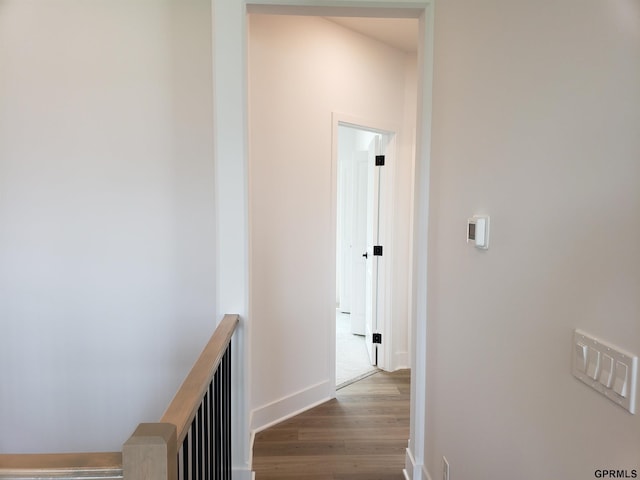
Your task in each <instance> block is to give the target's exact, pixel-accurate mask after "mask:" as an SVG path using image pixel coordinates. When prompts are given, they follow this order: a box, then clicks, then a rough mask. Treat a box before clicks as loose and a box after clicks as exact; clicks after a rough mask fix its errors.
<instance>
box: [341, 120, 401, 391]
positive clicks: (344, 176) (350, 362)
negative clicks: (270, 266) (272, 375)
mask: <svg viewBox="0 0 640 480" xmlns="http://www.w3.org/2000/svg"><path fill="white" fill-rule="evenodd" d="M337 136H338V139H337V152H336V153H337V162H336V164H337V178H336V181H337V200H336V330H335V331H336V388H341V387H342V386H346V385H348V384H349V383H352V382H354V381H356V380H358V379H361V378H363V377H365V376H367V375H369V374H371V373H373V372H375V371H377V365H378V354H379V352H378V346H379V344H378V343H376V341H375V338H374V334H378V335H379V334H380V331H381V329H382V328H381V327H382V324H383V323H384V313H385V312H384V311H383V310H381V309H379V307H381V306H382V302H379V301H378V299H379V291H380V290H382V289H384V285H385V283H386V282H387V281H388V279H386V278H384V277H382V276H381V275H379V272H380V271H381V269H380V263H381V262H383V261H384V257H383V256H382V255H380V253H381V252H378V251H377V249H378V248H379V246H380V244H381V243H382V242H381V239H382V233H383V232H381V230H382V229H383V228H384V225H381V222H380V212H381V207H384V205H381V201H382V198H383V196H382V195H381V193H383V191H384V189H385V188H389V185H387V182H386V179H385V175H384V170H385V165H384V164H385V162H384V158H385V153H386V151H387V146H388V145H389V143H390V139H391V138H393V136H394V134H393V133H391V132H383V131H378V130H376V129H374V128H372V127H366V126H363V125H354V124H349V123H345V122H338V126H337ZM374 247H375V248H374ZM382 272H384V270H382Z"/></svg>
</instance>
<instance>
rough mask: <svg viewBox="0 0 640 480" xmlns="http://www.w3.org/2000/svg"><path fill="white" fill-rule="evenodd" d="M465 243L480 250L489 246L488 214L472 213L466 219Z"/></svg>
mask: <svg viewBox="0 0 640 480" xmlns="http://www.w3.org/2000/svg"><path fill="white" fill-rule="evenodd" d="M467 243H473V245H474V246H475V247H476V248H480V249H482V250H487V249H488V248H489V216H487V215H474V216H473V217H471V218H469V219H468V220H467Z"/></svg>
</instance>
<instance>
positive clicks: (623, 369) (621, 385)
mask: <svg viewBox="0 0 640 480" xmlns="http://www.w3.org/2000/svg"><path fill="white" fill-rule="evenodd" d="M628 370H629V369H628V368H627V366H626V365H625V364H624V363H622V362H616V377H615V379H614V380H613V391H614V392H616V393H617V394H618V395H620V396H621V397H626V396H627V383H628V380H629V379H628V378H627V374H628Z"/></svg>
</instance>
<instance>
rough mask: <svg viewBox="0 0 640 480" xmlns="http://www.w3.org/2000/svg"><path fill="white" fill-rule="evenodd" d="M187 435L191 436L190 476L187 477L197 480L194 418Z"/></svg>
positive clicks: (196, 439) (196, 442)
mask: <svg viewBox="0 0 640 480" xmlns="http://www.w3.org/2000/svg"><path fill="white" fill-rule="evenodd" d="M189 433H190V435H191V468H190V472H191V475H190V476H189V480H198V475H197V472H196V465H197V464H198V435H197V426H196V419H195V417H194V419H193V421H192V422H191V429H190V431H189Z"/></svg>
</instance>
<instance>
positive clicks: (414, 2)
mask: <svg viewBox="0 0 640 480" xmlns="http://www.w3.org/2000/svg"><path fill="white" fill-rule="evenodd" d="M434 2H435V0H404V1H402V2H398V1H394V0H378V1H376V2H372V1H371V0H335V1H333V2H331V4H330V5H329V6H327V3H326V1H325V0H244V1H238V0H212V9H211V10H212V15H211V24H212V54H213V72H212V80H213V82H212V85H213V116H214V122H213V125H214V127H213V128H214V138H215V142H214V165H215V170H216V185H215V192H214V195H215V200H214V201H215V207H216V231H217V232H218V233H217V238H216V245H215V247H214V248H215V249H216V276H217V281H216V306H215V308H216V316H217V317H218V318H221V314H224V313H228V312H235V313H238V314H240V316H241V323H240V326H239V328H238V331H237V334H236V335H235V336H234V349H233V352H234V353H233V357H234V358H233V365H234V372H235V373H234V375H233V380H232V381H233V389H232V390H233V397H234V398H233V401H234V405H237V408H236V409H235V410H234V412H233V414H232V415H233V424H234V425H235V426H236V429H235V432H236V433H237V434H236V435H235V436H234V442H233V443H234V445H233V471H234V478H236V475H237V476H238V477H237V478H246V479H250V478H251V443H252V442H251V433H250V432H249V425H250V424H251V421H250V418H251V371H250V366H251V343H252V340H253V339H252V334H251V330H252V328H251V311H250V292H249V284H250V276H251V271H250V265H251V262H250V258H249V252H250V250H249V238H250V237H249V208H248V205H249V204H248V196H249V194H250V192H249V172H248V161H247V159H248V144H247V136H248V122H247V118H248V108H249V105H248V101H247V88H246V85H247V74H248V72H247V63H248V62H247V49H246V44H247V22H246V18H247V13H251V12H255V13H280V14H294V15H296V14H297V15H319V16H332V15H333V16H335V15H352V16H370V17H380V18H389V17H399V18H417V19H419V25H420V28H419V32H420V33H419V35H420V37H419V44H418V55H417V57H418V104H417V111H418V119H417V128H416V155H415V174H414V223H413V228H414V231H413V248H412V251H413V266H412V271H413V274H412V282H411V283H412V288H411V295H412V299H411V306H412V308H411V322H410V329H411V338H412V341H411V352H410V356H411V369H412V375H411V376H412V380H411V414H410V439H409V446H408V448H407V455H406V469H405V476H406V478H409V479H412V480H419V479H423V478H427V471H426V465H425V455H424V453H425V445H426V444H425V438H426V437H425V433H426V429H427V428H428V425H426V424H425V423H426V406H427V405H426V398H427V369H426V358H427V353H428V351H427V333H428V328H427V327H428V317H427V294H428V289H427V251H428V243H427V241H428V226H429V215H428V214H429V170H430V152H431V118H432V89H433V52H434V47H433V43H434Z"/></svg>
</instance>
